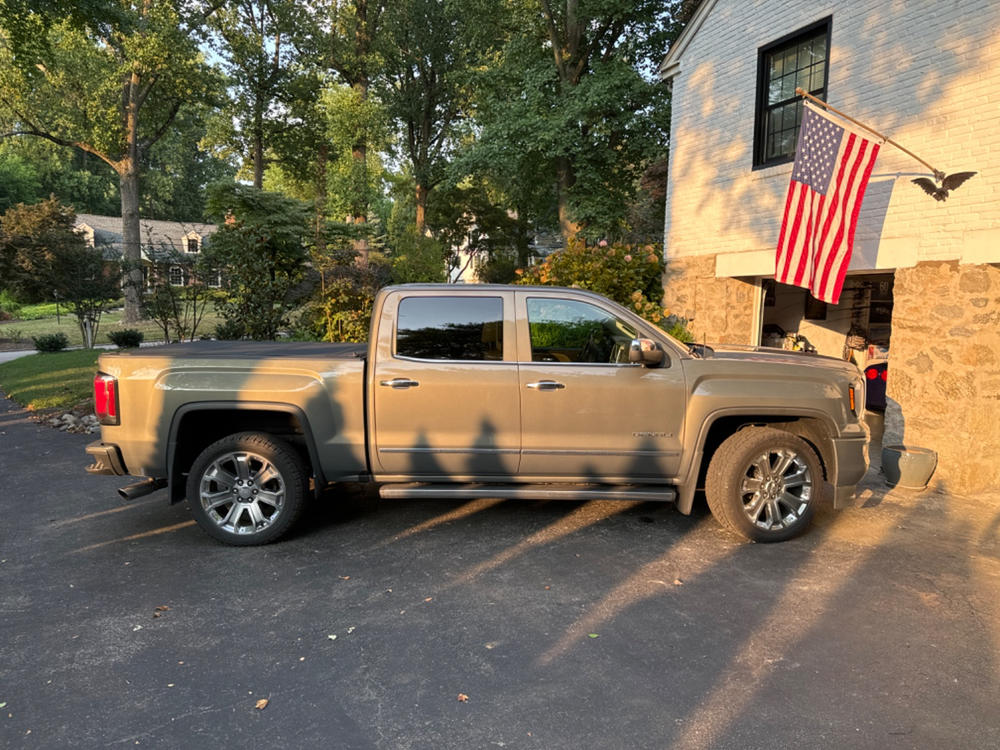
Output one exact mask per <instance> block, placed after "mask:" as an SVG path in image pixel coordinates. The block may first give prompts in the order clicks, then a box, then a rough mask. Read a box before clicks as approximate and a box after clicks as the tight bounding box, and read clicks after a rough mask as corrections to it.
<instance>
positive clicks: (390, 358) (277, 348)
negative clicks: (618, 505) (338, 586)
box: [87, 284, 868, 545]
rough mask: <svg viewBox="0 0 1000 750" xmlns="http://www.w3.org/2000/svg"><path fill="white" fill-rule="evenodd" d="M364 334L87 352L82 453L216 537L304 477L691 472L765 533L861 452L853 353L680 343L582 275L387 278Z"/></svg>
mask: <svg viewBox="0 0 1000 750" xmlns="http://www.w3.org/2000/svg"><path fill="white" fill-rule="evenodd" d="M369 341H370V343H369V344H367V345H358V344H329V343H310V342H303V343H294V342H288V343H275V342H266V343H261V342H216V341H203V342H194V343H186V344H171V345H166V346H162V347H156V348H149V349H137V350H131V351H122V352H116V353H108V354H103V355H101V357H100V359H99V360H98V367H99V372H98V373H97V375H96V377H95V379H94V393H95V410H96V413H97V416H98V418H99V420H100V422H101V425H102V427H101V439H100V440H98V441H95V442H93V443H91V444H90V445H89V446H88V447H87V453H88V454H89V455H90V456H91V458H92V459H93V464H92V465H91V466H88V467H87V470H88V471H89V472H91V473H94V474H117V475H133V476H137V477H146V479H145V480H144V481H142V482H139V483H137V484H133V485H131V486H128V487H124V488H122V489H121V490H119V493H120V494H121V495H122V496H123V497H124V498H126V499H128V498H132V497H138V496H141V495H143V494H146V493H148V492H152V491H153V490H157V489H160V488H163V487H166V488H167V489H168V495H169V499H170V500H171V502H178V501H181V500H183V499H185V498H186V499H187V501H188V503H189V505H190V508H191V512H192V515H193V516H194V518H195V519H196V520H197V522H198V524H199V525H200V526H201V527H202V528H203V529H204V530H205V531H206V532H207V533H208V534H210V535H211V536H213V537H215V538H216V539H218V540H220V541H222V542H225V543H228V544H234V545H256V544H264V543H267V542H271V541H274V540H276V539H278V538H279V537H281V536H282V535H284V534H285V533H286V532H287V531H288V530H289V529H290V528H291V527H292V525H293V524H294V522H295V521H296V519H297V517H298V516H299V515H300V513H301V511H302V509H303V506H304V505H305V503H306V502H307V501H308V500H309V498H310V496H312V495H316V496H320V495H323V496H324V497H325V498H331V497H333V498H335V497H336V496H337V493H336V491H329V490H336V487H331V486H333V485H341V484H344V483H375V484H377V486H378V489H379V494H380V495H381V497H383V498H455V499H471V498H480V497H491V498H493V497H495V498H530V499H559V498H563V499H571V500H586V499H620V500H631V501H667V502H674V503H676V507H677V508H678V509H679V510H680V511H681V513H684V514H688V513H690V512H691V508H692V504H693V503H694V500H695V495H696V490H698V489H704V492H705V497H706V499H707V501H708V505H709V507H710V509H711V511H712V513H713V515H714V516H715V517H716V519H717V520H718V521H719V522H720V523H721V524H722V525H723V526H724V527H726V528H728V529H730V530H732V531H733V532H735V533H737V534H739V535H741V536H743V537H745V538H746V539H749V540H753V541H760V542H771V541H781V540H784V539H788V538H790V537H793V536H795V535H797V534H799V533H801V532H802V531H804V530H805V529H806V528H807V527H808V525H809V524H810V522H811V520H812V517H813V514H814V511H815V508H816V506H817V504H818V503H820V502H823V501H830V500H832V501H833V503H834V506H835V507H843V506H844V505H846V504H848V503H849V502H851V500H852V498H853V495H854V490H855V486H856V485H857V483H858V481H859V480H860V479H861V477H862V476H863V475H864V473H865V471H866V469H867V468H868V454H867V440H868V431H867V428H866V426H865V424H864V420H863V414H864V403H865V393H864V387H865V383H864V378H863V376H862V375H861V373H860V372H859V371H858V369H857V367H855V366H854V365H853V364H850V363H847V362H843V361H841V360H837V359H833V358H828V357H821V356H817V355H811V354H802V353H794V352H782V351H780V350H773V349H772V350H767V349H763V348H760V347H757V348H752V347H743V348H738V347H730V348H723V347H716V348H712V347H709V346H707V345H691V344H684V343H681V342H679V341H677V340H676V339H674V338H672V337H671V336H669V335H668V334H667V333H665V332H664V331H662V330H660V329H659V328H658V327H656V326H655V325H653V324H651V323H649V322H647V321H646V320H643V319H642V318H640V317H638V316H637V315H635V314H633V313H632V312H631V311H629V310H628V309H626V308H624V307H621V306H620V305H617V304H615V303H614V302H611V301H609V300H607V299H605V298H603V297H601V296H599V295H597V294H593V293H591V292H587V291H584V290H581V289H562V288H556V287H528V286H500V285H433V284H421V285H403V286H396V287H387V288H385V289H383V290H382V291H381V292H380V293H379V294H378V296H377V298H376V300H375V304H374V311H373V314H372V323H371V333H370V340H369Z"/></svg>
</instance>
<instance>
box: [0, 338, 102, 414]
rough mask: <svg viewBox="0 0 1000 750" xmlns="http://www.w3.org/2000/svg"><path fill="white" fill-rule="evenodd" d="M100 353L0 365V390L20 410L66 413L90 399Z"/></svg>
mask: <svg viewBox="0 0 1000 750" xmlns="http://www.w3.org/2000/svg"><path fill="white" fill-rule="evenodd" d="M100 353H101V352H100V351H95V350H93V349H78V350H76V351H69V352H54V353H52V354H30V355H28V356H27V357H21V358H20V359H15V360H11V361H10V362H4V363H2V364H0V389H3V392H4V393H5V394H6V395H7V397H8V398H10V399H12V400H13V401H16V402H17V403H19V404H21V405H22V406H26V407H27V408H29V409H31V410H34V411H39V410H45V409H69V408H71V407H73V406H76V405H77V404H79V403H80V402H82V401H86V400H88V399H89V398H91V397H92V395H93V381H94V372H95V371H96V370H97V355H98V354H100Z"/></svg>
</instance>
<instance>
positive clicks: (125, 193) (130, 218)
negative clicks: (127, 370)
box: [116, 70, 143, 323]
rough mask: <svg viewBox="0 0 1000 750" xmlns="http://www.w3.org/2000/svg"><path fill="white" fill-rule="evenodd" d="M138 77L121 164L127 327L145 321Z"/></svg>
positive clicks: (131, 86) (130, 88)
mask: <svg viewBox="0 0 1000 750" xmlns="http://www.w3.org/2000/svg"><path fill="white" fill-rule="evenodd" d="M138 99H139V74H138V73H137V72H136V71H134V70H133V71H132V74H131V76H130V77H129V81H128V84H127V85H126V104H125V113H124V114H125V156H124V158H122V159H121V161H119V162H118V164H117V168H116V171H117V172H118V184H119V188H120V192H121V198H122V252H123V255H124V261H125V269H126V274H127V277H126V279H125V313H124V315H123V316H122V321H123V322H124V323H136V322H138V321H139V320H142V292H143V289H142V238H141V237H140V230H139V101H138Z"/></svg>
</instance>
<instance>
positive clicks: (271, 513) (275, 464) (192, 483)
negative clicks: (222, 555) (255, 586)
mask: <svg viewBox="0 0 1000 750" xmlns="http://www.w3.org/2000/svg"><path fill="white" fill-rule="evenodd" d="M308 488H309V476H308V473H307V471H306V469H305V466H304V465H303V463H302V459H301V458H300V457H299V455H298V454H297V453H296V452H295V451H294V450H293V449H292V448H291V446H289V445H288V444H287V443H285V442H284V441H282V440H278V439H277V438H274V437H272V436H270V435H266V434H264V433H260V432H239V433H236V434H233V435H228V436H226V437H224V438H222V439H221V440H217V441H215V442H214V443H212V444H211V445H210V446H208V447H207V448H206V449H205V450H203V451H202V452H201V454H200V455H199V456H198V458H197V459H195V462H194V464H193V465H192V467H191V473H190V475H189V476H188V481H187V500H188V505H189V506H190V508H191V514H192V515H193V516H194V519H195V521H197V522H198V525H199V526H201V528H202V529H204V531H205V532H206V533H207V534H208V535H209V536H211V537H214V538H215V539H218V540H219V541H220V542H224V543H225V544H232V545H236V546H241V547H249V546H253V545H258V544H267V543H268V542H273V541H275V540H277V539H279V538H281V537H282V536H283V535H284V534H285V533H286V532H288V530H289V529H290V528H291V527H292V526H293V524H294V523H295V521H296V520H298V517H299V515H300V514H301V513H302V509H303V508H304V507H305V504H306V498H307V495H308Z"/></svg>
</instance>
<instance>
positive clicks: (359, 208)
mask: <svg viewBox="0 0 1000 750" xmlns="http://www.w3.org/2000/svg"><path fill="white" fill-rule="evenodd" d="M351 158H352V159H353V160H354V166H355V169H356V170H358V171H357V174H359V175H360V179H359V182H360V183H361V184H360V185H355V193H354V194H355V203H354V205H353V206H352V207H351V213H352V214H353V215H352V216H351V217H349V218H348V221H349V222H353V223H354V224H361V225H362V226H361V229H362V230H364V229H365V227H364V225H366V224H367V223H368V205H367V204H368V201H367V195H368V144H367V143H365V142H364V141H361V142H360V143H356V144H354V148H352V149H351ZM354 252H355V253H356V254H357V262H358V265H359V266H367V265H368V237H367V236H366V235H364V234H362V235H360V236H359V237H357V238H355V240H354Z"/></svg>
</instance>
